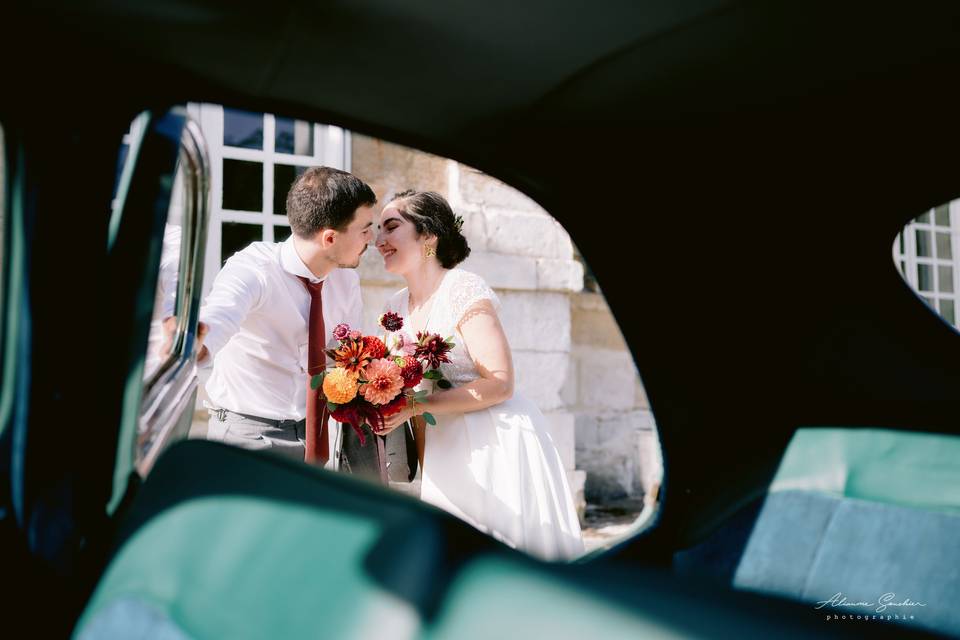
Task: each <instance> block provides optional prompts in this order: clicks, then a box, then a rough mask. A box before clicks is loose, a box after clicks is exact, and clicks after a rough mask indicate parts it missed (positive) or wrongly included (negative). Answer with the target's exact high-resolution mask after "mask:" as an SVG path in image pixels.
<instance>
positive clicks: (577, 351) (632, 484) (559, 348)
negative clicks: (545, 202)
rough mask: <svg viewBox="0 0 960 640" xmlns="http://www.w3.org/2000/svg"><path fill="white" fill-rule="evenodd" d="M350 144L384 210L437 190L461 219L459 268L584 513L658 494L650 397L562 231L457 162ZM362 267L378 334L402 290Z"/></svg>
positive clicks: (356, 168)
mask: <svg viewBox="0 0 960 640" xmlns="http://www.w3.org/2000/svg"><path fill="white" fill-rule="evenodd" d="M352 144H353V148H352V166H351V171H352V172H353V173H354V174H356V175H357V176H359V177H360V178H362V179H363V180H365V181H367V182H368V183H369V184H370V185H371V186H372V187H373V189H374V190H375V191H376V193H377V195H378V197H379V198H380V200H381V203H380V204H381V205H383V204H386V202H387V200H388V199H389V198H390V197H391V195H392V194H394V193H397V192H399V191H402V190H404V189H407V188H415V189H419V190H433V191H437V192H438V193H441V194H442V195H444V196H445V197H446V198H447V199H448V200H449V201H450V203H451V205H452V206H453V208H454V210H455V211H456V212H457V213H458V214H460V215H462V216H463V218H464V226H463V232H464V235H465V236H466V237H467V240H468V242H469V243H470V248H471V255H470V257H469V258H468V259H467V260H466V262H464V264H463V265H462V266H463V268H465V269H467V270H470V271H473V272H476V273H478V274H480V275H481V276H483V277H484V278H485V279H486V280H487V282H488V283H489V284H490V285H491V286H492V287H493V288H494V289H496V291H497V293H498V295H499V296H500V299H501V301H502V302H503V308H502V309H501V321H502V322H503V325H504V328H505V330H506V333H507V337H508V339H509V340H510V345H511V348H512V350H513V356H514V365H515V369H516V374H517V388H518V390H519V391H520V392H522V393H523V394H524V395H527V396H528V397H530V398H531V399H532V400H533V401H535V402H536V403H537V405H538V406H539V407H540V409H541V410H542V411H543V412H544V413H545V414H546V415H547V416H548V417H549V418H550V419H551V421H552V426H553V435H554V438H555V440H556V442H557V443H558V446H559V448H560V453H561V457H562V458H563V461H564V465H565V467H566V469H567V472H568V477H569V479H570V481H571V488H572V489H573V491H574V493H575V496H576V499H577V501H578V505H579V507H580V508H581V509H582V508H583V507H584V505H585V501H584V500H585V496H586V495H587V494H589V497H590V498H591V499H595V500H604V499H606V498H619V497H623V496H631V497H633V496H636V495H637V494H638V492H642V491H643V489H644V487H647V486H650V483H651V482H652V481H650V482H646V484H645V481H644V480H643V478H644V477H645V476H644V475H643V474H644V473H646V474H647V476H652V475H653V474H654V473H655V472H656V469H659V467H651V466H649V465H650V463H647V466H646V467H645V466H644V463H643V462H641V461H642V460H643V459H644V458H643V456H646V458H651V457H652V456H651V455H649V454H648V453H647V452H641V451H640V449H641V448H649V447H651V445H657V443H656V435H655V431H654V430H653V427H652V425H653V420H652V417H651V415H650V411H649V407H647V405H646V401H645V395H644V393H643V389H642V387H641V386H640V382H639V379H637V376H636V375H633V376H626V377H624V376H622V375H618V373H619V372H622V371H633V370H634V367H633V361H632V359H631V356H630V354H629V353H628V352H627V350H626V346H625V344H624V343H623V338H622V337H621V334H620V331H619V328H618V327H617V325H616V322H615V321H614V320H613V318H612V316H610V313H609V310H607V307H606V304H605V303H604V301H603V298H602V296H600V295H599V294H595V293H584V292H583V291H582V289H583V267H582V264H581V263H580V262H579V261H578V260H577V259H576V258H575V255H574V248H573V244H572V243H571V240H570V236H569V235H568V234H567V232H566V231H565V230H564V229H563V227H561V226H560V224H559V223H558V222H557V221H556V220H554V218H553V217H552V216H550V215H549V214H548V213H547V212H546V211H544V210H543V209H542V208H541V207H540V206H539V205H537V204H536V203H535V202H534V201H532V200H531V199H529V198H527V197H526V196H524V195H523V194H522V193H520V192H518V191H517V190H515V189H513V188H511V187H509V186H507V185H505V184H503V183H502V182H500V181H498V180H495V179H494V178H491V177H490V176H487V175H485V174H483V173H482V172H480V171H477V170H475V169H471V168H469V167H467V166H465V165H462V164H459V163H457V162H455V161H453V160H447V159H444V158H439V157H437V156H432V155H430V154H426V153H422V152H419V151H415V150H412V149H408V148H405V147H400V146H397V145H393V144H390V143H387V142H384V141H382V140H378V139H375V138H370V137H366V136H362V135H359V134H356V133H354V134H353V142H352ZM360 269H361V279H362V284H363V292H364V307H365V314H366V318H365V323H366V327H365V328H367V329H372V328H373V327H374V326H375V324H376V318H377V316H378V315H379V313H380V312H381V310H382V307H383V304H384V302H385V300H386V298H387V297H388V296H389V295H390V294H391V293H393V292H394V291H396V290H397V289H399V288H402V287H403V286H404V284H403V282H402V280H401V279H400V278H399V277H396V276H393V275H391V274H388V273H386V272H385V271H384V270H383V267H382V260H381V258H380V256H379V254H378V253H376V252H373V251H368V252H367V254H366V255H365V256H364V259H363V261H362V263H361V267H360ZM598 349H599V351H598ZM611 364H613V365H614V366H613V367H610V365H611ZM654 448H655V449H656V450H657V452H658V455H659V446H658V445H657V446H656V447H654ZM657 457H658V456H657ZM642 468H643V469H642ZM657 481H659V479H658V480H657ZM585 489H586V491H587V493H586V494H585Z"/></svg>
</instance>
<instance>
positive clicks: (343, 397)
mask: <svg viewBox="0 0 960 640" xmlns="http://www.w3.org/2000/svg"><path fill="white" fill-rule="evenodd" d="M358 386H359V385H358V384H357V376H356V374H355V373H352V372H350V371H347V370H346V369H340V368H337V369H334V370H333V371H330V372H329V373H327V375H326V376H324V378H323V394H324V395H325V396H327V400H329V401H330V402H333V403H334V404H344V403H345V402H350V401H351V400H353V399H354V398H355V397H356V396H357V387H358Z"/></svg>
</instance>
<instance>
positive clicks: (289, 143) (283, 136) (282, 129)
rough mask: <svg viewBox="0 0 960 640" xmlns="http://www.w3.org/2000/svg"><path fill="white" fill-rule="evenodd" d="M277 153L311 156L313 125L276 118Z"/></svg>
mask: <svg viewBox="0 0 960 640" xmlns="http://www.w3.org/2000/svg"><path fill="white" fill-rule="evenodd" d="M275 149H276V151H277V153H295V154H297V155H301V156H312V155H313V125H312V124H311V123H309V122H307V121H305V120H292V119H290V118H277V140H276V147H275Z"/></svg>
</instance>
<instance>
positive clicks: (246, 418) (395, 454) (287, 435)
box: [207, 409, 417, 482]
mask: <svg viewBox="0 0 960 640" xmlns="http://www.w3.org/2000/svg"><path fill="white" fill-rule="evenodd" d="M340 434H341V435H340V452H339V456H340V470H341V471H345V472H347V473H355V474H357V475H362V476H366V477H370V478H372V479H376V480H379V478H380V468H379V465H378V464H377V444H376V441H375V440H374V437H373V434H372V432H371V431H370V429H369V427H365V428H364V436H365V439H366V444H365V445H361V444H360V438H359V437H358V436H357V433H356V432H355V431H354V430H353V427H351V426H349V425H342V426H341V431H340ZM207 439H208V440H216V441H218V442H223V443H226V444H230V445H233V446H236V447H241V448H244V449H252V450H270V451H273V452H274V453H279V454H280V455H283V456H285V457H288V458H292V459H294V460H299V461H301V462H302V461H303V457H304V451H305V443H306V420H271V419H268V418H260V417H257V416H251V415H246V414H242V413H236V412H234V411H227V410H226V409H211V410H210V422H209V423H208V426H207ZM385 446H386V453H387V476H388V477H389V479H390V480H392V481H394V482H409V481H410V480H411V479H412V478H413V476H414V475H415V474H416V471H417V455H416V451H417V450H416V445H415V444H414V441H413V433H412V432H411V431H410V427H409V423H407V424H404V426H403V427H400V428H398V429H394V430H393V431H391V432H390V433H389V434H387V437H386V443H385ZM411 454H412V455H411Z"/></svg>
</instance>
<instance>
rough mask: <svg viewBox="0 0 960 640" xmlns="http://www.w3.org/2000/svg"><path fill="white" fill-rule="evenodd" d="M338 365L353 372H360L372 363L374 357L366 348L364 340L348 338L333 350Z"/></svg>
mask: <svg viewBox="0 0 960 640" xmlns="http://www.w3.org/2000/svg"><path fill="white" fill-rule="evenodd" d="M333 356H334V358H335V359H336V361H337V366H338V367H340V368H342V369H345V370H347V371H349V372H351V373H356V374H360V373H363V370H364V369H365V368H366V367H367V365H368V364H370V361H371V360H373V357H372V356H371V355H370V352H369V351H368V350H367V349H365V348H364V345H363V340H347V341H345V342H343V343H341V345H340V348H339V349H337V350H336V351H334V352H333Z"/></svg>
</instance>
